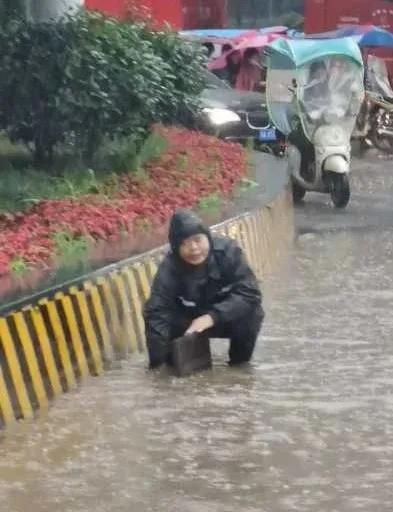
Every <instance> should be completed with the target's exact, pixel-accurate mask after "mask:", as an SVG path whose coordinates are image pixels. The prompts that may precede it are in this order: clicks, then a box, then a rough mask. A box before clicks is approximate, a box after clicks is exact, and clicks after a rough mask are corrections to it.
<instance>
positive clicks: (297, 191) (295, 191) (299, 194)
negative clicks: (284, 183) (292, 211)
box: [292, 181, 306, 204]
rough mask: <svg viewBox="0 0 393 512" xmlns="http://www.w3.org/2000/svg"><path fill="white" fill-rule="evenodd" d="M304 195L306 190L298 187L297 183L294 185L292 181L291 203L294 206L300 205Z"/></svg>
mask: <svg viewBox="0 0 393 512" xmlns="http://www.w3.org/2000/svg"><path fill="white" fill-rule="evenodd" d="M305 195H306V190H305V189H304V188H303V187H302V186H300V185H298V184H297V183H295V182H294V181H292V197H293V202H294V203H295V204H298V203H300V202H301V201H302V200H303V199H304V196H305Z"/></svg>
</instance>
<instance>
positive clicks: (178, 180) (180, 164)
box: [0, 126, 248, 276]
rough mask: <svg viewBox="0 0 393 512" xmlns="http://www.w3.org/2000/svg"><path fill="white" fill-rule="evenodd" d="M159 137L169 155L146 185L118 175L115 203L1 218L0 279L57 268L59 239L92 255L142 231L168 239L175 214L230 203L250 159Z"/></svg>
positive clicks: (206, 143) (197, 138) (148, 173)
mask: <svg viewBox="0 0 393 512" xmlns="http://www.w3.org/2000/svg"><path fill="white" fill-rule="evenodd" d="M154 130H155V131H156V132H157V133H158V134H159V135H160V136H161V137H163V138H165V139H166V140H167V149H166V150H165V152H164V153H163V154H162V155H161V156H160V157H158V158H156V159H154V161H151V162H150V163H149V164H147V165H145V166H144V172H143V178H141V177H140V175H138V173H135V172H129V173H127V174H123V175H120V176H119V178H118V179H119V187H118V188H117V190H116V192H115V193H114V194H113V195H112V196H104V195H100V194H96V195H94V194H90V195H86V196H82V197H79V198H73V199H72V198H65V199H58V200H53V199H51V200H42V201H40V202H39V203H38V204H36V205H34V206H33V207H31V208H29V209H28V210H26V211H25V212H21V213H18V214H16V215H9V214H3V215H0V276H1V275H2V276H4V275H6V274H10V273H11V272H12V267H13V262H15V261H18V262H24V263H25V264H26V266H27V267H28V268H32V267H35V268H36V267H39V268H43V267H45V266H53V265H54V257H55V255H56V234H58V233H67V236H69V237H70V238H71V239H75V240H78V239H82V238H83V239H84V240H89V241H90V242H91V247H92V248H93V249H94V247H95V246H101V247H102V245H103V244H104V245H105V243H107V244H112V245H113V244H115V243H116V241H120V240H121V239H124V237H125V238H127V239H129V240H132V239H135V240H137V239H138V233H140V232H141V231H144V232H146V231H149V232H151V233H154V232H155V230H158V231H157V232H160V233H161V235H162V232H163V229H162V228H163V226H165V225H166V223H167V222H168V219H169V218H170V216H171V215H172V213H173V212H174V211H175V210H176V209H177V208H184V207H185V208H194V207H197V206H198V204H200V201H201V199H203V198H206V197H209V196H213V195H219V196H221V197H224V198H228V197H230V196H231V194H232V193H233V192H234V191H235V189H236V187H237V185H238V184H239V182H240V181H241V180H242V178H244V177H246V175H247V172H248V165H247V154H246V151H245V150H244V149H243V148H242V147H241V146H240V145H238V144H235V143H228V142H224V141H221V140H218V139H216V138H214V137H210V136H207V135H204V134H201V133H198V132H191V131H188V130H184V129H180V128H173V127H171V128H167V127H163V126H158V127H155V128H154ZM161 238H162V237H161ZM93 253H94V250H93ZM19 267H20V265H19Z"/></svg>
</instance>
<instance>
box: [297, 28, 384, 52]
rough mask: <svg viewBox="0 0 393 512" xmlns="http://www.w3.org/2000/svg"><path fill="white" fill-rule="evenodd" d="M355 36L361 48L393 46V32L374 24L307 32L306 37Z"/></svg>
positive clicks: (334, 37) (333, 37)
mask: <svg viewBox="0 0 393 512" xmlns="http://www.w3.org/2000/svg"><path fill="white" fill-rule="evenodd" d="M341 37H351V38H353V39H354V40H355V41H356V42H357V43H358V45H359V46H360V47H361V48H365V47H368V48H371V47H373V48H393V34H392V33H391V32H389V31H388V30H385V29H383V28H380V27H374V26H372V25H368V26H364V25H363V26H361V25H350V26H348V27H343V28H339V29H337V30H332V31H330V32H323V33H321V34H307V35H306V36H305V38H306V39H337V38H341Z"/></svg>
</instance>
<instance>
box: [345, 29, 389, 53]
mask: <svg viewBox="0 0 393 512" xmlns="http://www.w3.org/2000/svg"><path fill="white" fill-rule="evenodd" d="M354 39H356V42H357V43H358V45H359V46H360V47H361V48H390V49H393V34H392V33H391V32H389V31H388V30H384V29H383V28H379V27H373V28H372V29H371V30H369V31H368V32H366V33H365V34H363V35H361V36H354Z"/></svg>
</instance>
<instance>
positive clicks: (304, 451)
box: [0, 160, 393, 512]
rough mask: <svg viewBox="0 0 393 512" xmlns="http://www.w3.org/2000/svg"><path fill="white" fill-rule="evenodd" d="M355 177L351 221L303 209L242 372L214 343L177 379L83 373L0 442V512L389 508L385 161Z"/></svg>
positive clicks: (390, 365)
mask: <svg viewBox="0 0 393 512" xmlns="http://www.w3.org/2000/svg"><path fill="white" fill-rule="evenodd" d="M370 162H371V164H370ZM354 184H355V193H354V198H353V201H352V203H351V205H350V207H349V209H348V211H347V212H340V213H337V212H335V211H333V210H332V209H331V207H330V206H327V201H328V198H325V197H321V196H311V195H310V198H308V199H306V204H305V205H304V206H303V207H301V208H300V209H299V210H298V212H297V215H298V226H299V229H300V232H301V233H303V234H302V235H301V236H300V237H299V240H298V242H297V244H296V248H295V250H294V253H293V254H292V255H291V259H290V262H289V264H288V266H287V267H286V268H284V269H282V271H281V272H280V275H279V276H277V277H276V278H275V280H274V281H271V282H269V283H265V295H266V309H267V313H268V317H267V321H266V324H265V327H264V332H263V336H262V337H261V340H260V342H259V346H258V349H257V352H256V354H255V359H254V362H253V364H252V366H251V367H250V368H248V369H246V370H244V369H243V370H234V369H229V368H227V367H226V365H225V360H226V349H227V347H226V343H225V342H218V343H215V344H214V347H213V350H214V354H215V360H216V364H215V368H214V370H213V371H212V372H208V373H205V374H203V375H198V376H195V377H193V378H191V379H188V380H177V379H174V378H169V377H167V376H165V375H151V374H149V373H147V372H146V371H145V370H144V365H143V361H142V360H138V359H133V360H132V361H129V362H126V363H123V364H122V366H121V367H119V368H117V369H115V370H113V371H111V372H109V373H107V374H106V375H105V376H104V377H103V378H101V379H92V380H90V381H89V383H88V384H87V385H86V386H85V387H83V388H82V389H81V390H79V391H78V392H77V393H74V394H70V395H66V396H64V397H62V398H60V399H59V400H58V401H57V403H56V404H55V405H54V406H53V407H52V408H51V410H50V411H49V413H48V415H47V416H45V417H42V418H41V419H39V420H38V421H35V422H33V423H27V424H20V425H18V426H17V428H16V430H15V431H14V432H10V433H7V435H6V436H4V438H3V439H2V441H1V442H0V453H1V458H0V497H1V511H3V510H4V511H7V512H26V511H28V512H49V511H53V510H58V511H61V512H66V511H70V512H88V511H94V512H109V511H111V512H123V511H124V512H134V511H135V512H162V511H168V512H177V511H179V512H232V511H233V512H235V511H236V512H240V511H241V512H284V511H285V512H286V511H299V512H300V511H301V512H308V511H309V512H357V511H364V512H370V511H371V510H374V511H375V512H390V511H391V510H392V503H393V441H392V440H393V344H392V341H391V339H392V332H393V316H392V312H391V311H392V306H393V236H392V235H393V227H392V224H393V165H392V161H388V160H375V161H369V162H363V163H359V162H358V163H357V165H356V175H355V176H354ZM310 231H311V232H310Z"/></svg>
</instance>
